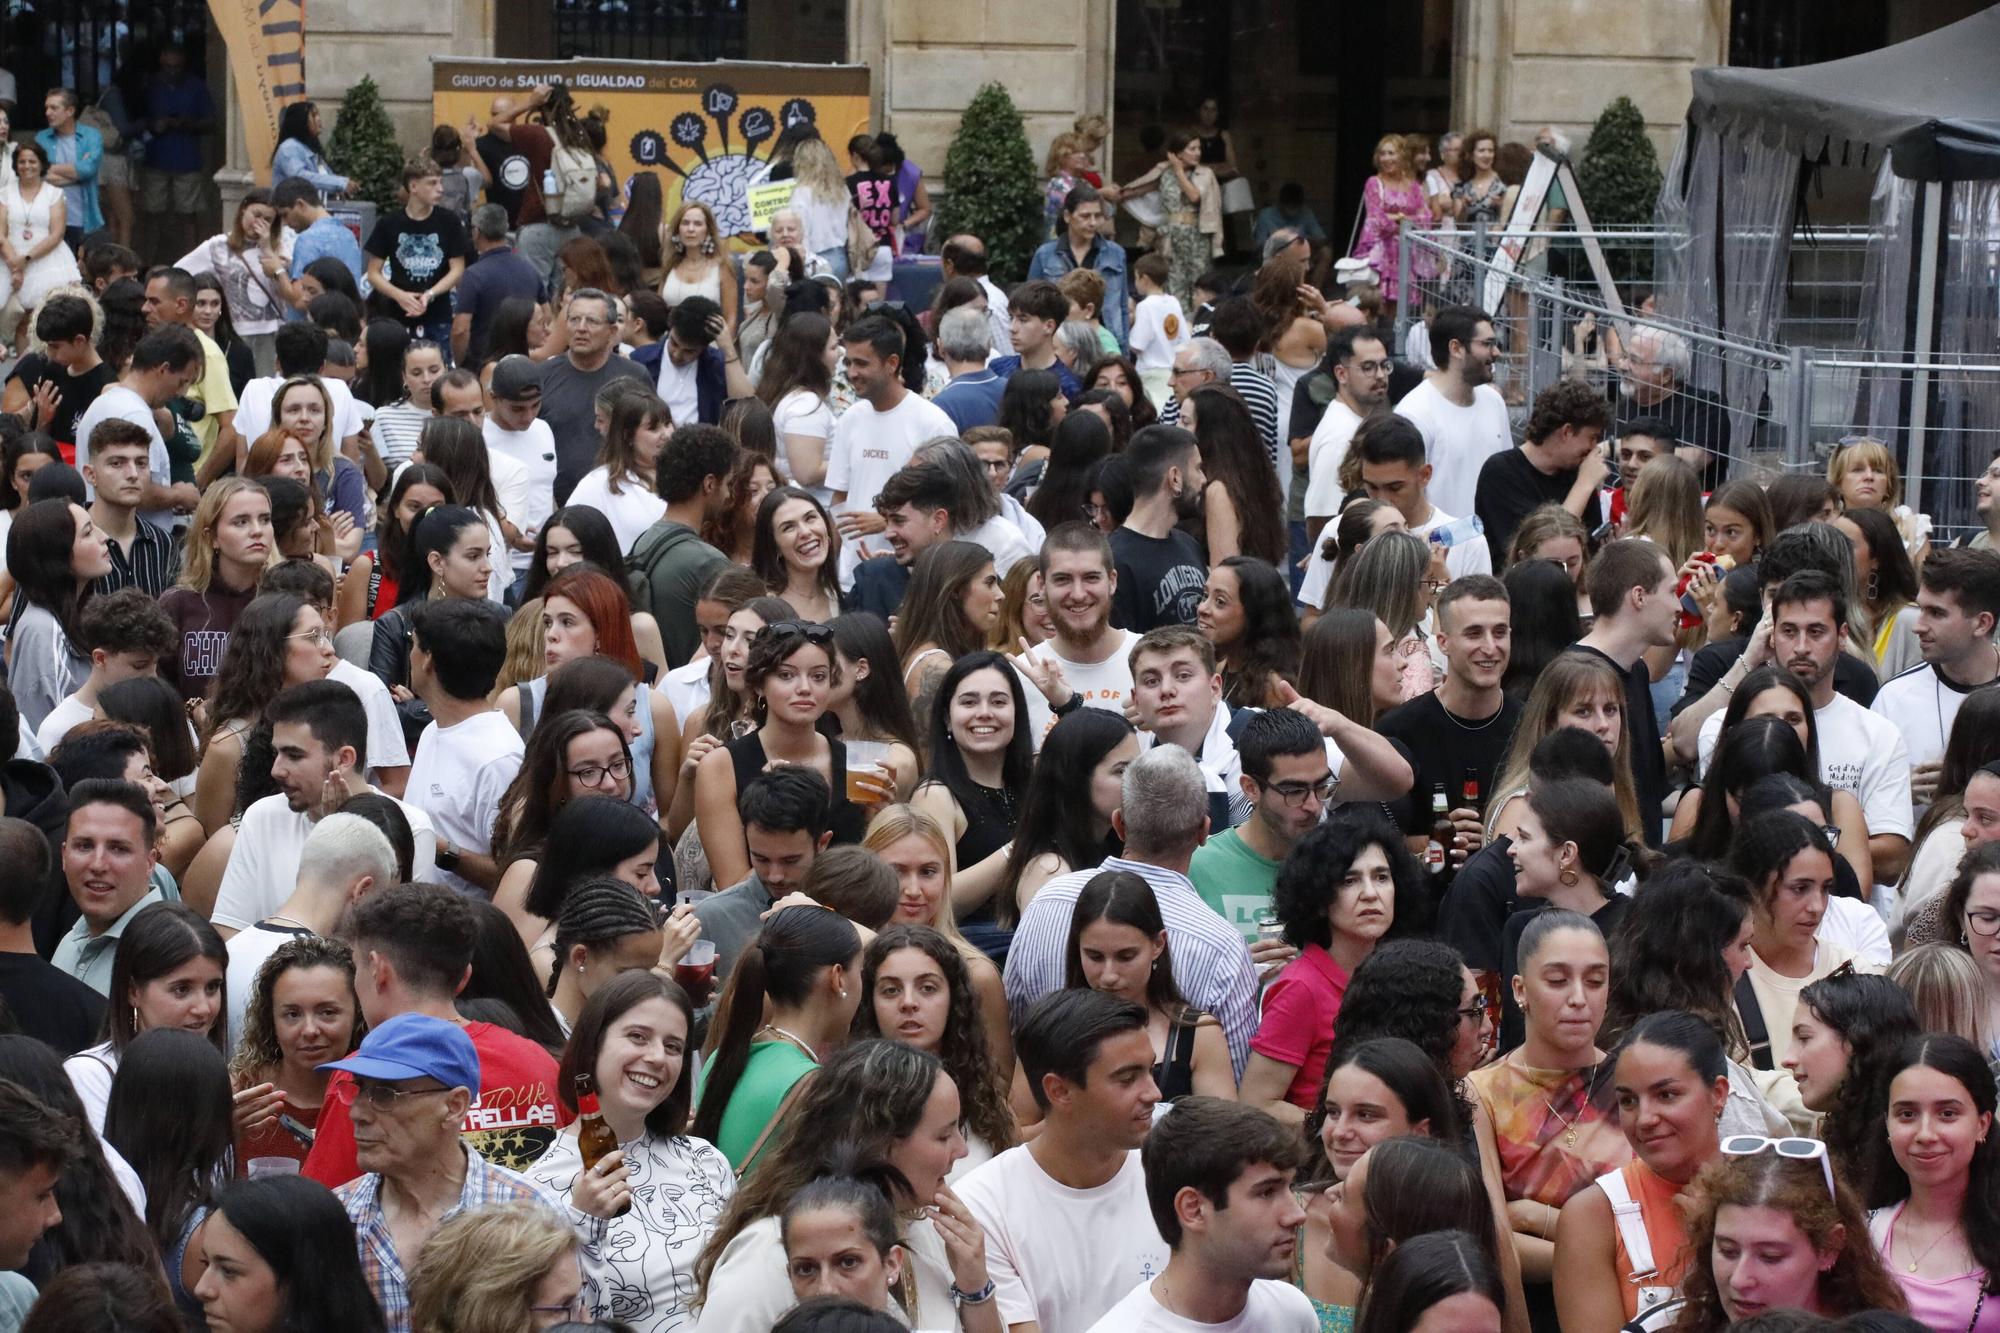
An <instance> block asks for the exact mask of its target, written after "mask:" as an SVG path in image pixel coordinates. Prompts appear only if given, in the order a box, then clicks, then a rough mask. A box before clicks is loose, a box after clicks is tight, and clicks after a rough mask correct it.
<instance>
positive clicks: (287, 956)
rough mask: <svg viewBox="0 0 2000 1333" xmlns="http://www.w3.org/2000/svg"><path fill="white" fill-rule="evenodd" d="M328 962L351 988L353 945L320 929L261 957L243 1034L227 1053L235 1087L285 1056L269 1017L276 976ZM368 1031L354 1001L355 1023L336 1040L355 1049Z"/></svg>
mask: <svg viewBox="0 0 2000 1333" xmlns="http://www.w3.org/2000/svg"><path fill="white" fill-rule="evenodd" d="M314 967H331V968H334V969H335V970H337V971H339V972H342V973H345V974H346V976H347V984H348V987H349V989H350V990H351V989H352V988H353V985H354V951H353V950H352V949H349V948H348V947H347V946H346V945H345V944H343V943H342V942H341V941H339V940H336V939H329V938H327V937H325V936H323V935H302V936H300V937H299V938H297V939H292V940H286V941H285V942H284V943H283V944H281V945H279V946H278V947H277V949H275V950H274V951H273V952H272V954H271V956H270V957H269V958H267V959H265V960H264V965H263V966H262V967H260V968H258V969H257V979H256V980H255V981H254V982H252V983H251V991H250V998H249V1002H248V1003H247V1004H246V1005H244V1008H243V1036H242V1039H241V1040H240V1041H238V1042H237V1044H236V1052H235V1054H234V1055H232V1056H230V1058H229V1078H230V1081H231V1082H232V1083H234V1084H235V1085H236V1086H237V1087H238V1088H247V1087H249V1086H250V1085H251V1084H253V1083H256V1082H258V1081H259V1078H258V1076H259V1075H261V1074H265V1073H268V1072H269V1071H271V1070H274V1069H276V1068H277V1067H278V1066H279V1065H280V1064H281V1063H283V1062H284V1058H285V1053H284V1052H283V1051H282V1050H280V1049H278V1030H277V1023H276V1020H275V1019H274V1018H273V1017H272V1003H273V996H274V995H275V994H276V992H277V989H278V979H279V978H280V977H282V976H284V975H285V973H287V972H290V971H292V970H293V969H295V968H296V969H307V968H314ZM367 1031H368V1023H367V1021H366V1020H365V1019H363V1018H362V1017H361V1006H360V1005H359V1004H356V1005H355V1007H354V1026H353V1029H352V1031H350V1032H349V1033H348V1035H347V1038H346V1040H345V1041H344V1043H336V1044H338V1045H340V1046H341V1049H342V1050H348V1051H351V1050H353V1049H354V1048H355V1047H356V1046H358V1045H360V1043H361V1037H362V1035H363V1034H364V1033H366V1032H367Z"/></svg>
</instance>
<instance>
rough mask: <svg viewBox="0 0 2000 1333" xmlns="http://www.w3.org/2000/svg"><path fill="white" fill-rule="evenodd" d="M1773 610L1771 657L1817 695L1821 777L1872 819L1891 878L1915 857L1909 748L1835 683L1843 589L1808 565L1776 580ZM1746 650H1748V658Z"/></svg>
mask: <svg viewBox="0 0 2000 1333" xmlns="http://www.w3.org/2000/svg"><path fill="white" fill-rule="evenodd" d="M1769 615H1770V620H1771V648H1770V654H1771V662H1772V664H1773V665H1776V666H1781V667H1783V668H1785V669H1786V670H1787V671H1790V672H1791V673H1792V674H1793V675H1794V676H1797V677H1798V678H1799V680H1800V682H1801V683H1803V684H1804V685H1805V687H1806V690H1807V691H1808V692H1809V693H1810V694H1811V695H1812V703H1813V718H1814V720H1815V722H1816V724H1817V729H1818V731H1819V767H1820V780H1821V781H1822V782H1824V783H1826V784H1827V785H1828V786H1829V787H1838V788H1840V789H1841V790H1843V791H1849V792H1852V793H1854V799H1855V800H1857V801H1859V802H1860V803H1861V813H1862V816H1863V817H1864V818H1865V819H1866V820H1867V823H1868V857H1869V860H1870V861H1872V862H1873V863H1874V867H1875V882H1876V883H1878V884H1894V883H1895V882H1896V880H1897V878H1898V877H1899V876H1901V875H1902V873H1903V867H1904V865H1905V864H1906V863H1907V862H1908V861H1909V858H1910V833H1911V830H1912V828H1913V823H1914V821H1913V820H1912V817H1911V814H1910V752H1909V748H1908V746H1906V745H1905V744H1904V742H1903V736H1902V733H1901V732H1900V731H1898V730H1897V729H1896V724H1895V723H1893V722H1891V721H1889V719H1887V718H1885V717H1883V716H1882V715H1881V714H1879V713H1872V712H1870V711H1868V710H1867V709H1866V708H1863V707H1862V706H1861V705H1860V704H1858V703H1855V702H1854V701H1853V700H1852V699H1850V698H1848V697H1847V696H1846V695H1844V694H1839V693H1836V692H1835V690H1834V688H1833V667H1834V663H1835V662H1836V661H1837V660H1838V659H1839V656H1840V653H1841V643H1842V641H1843V640H1844V639H1845V638H1846V636H1847V598H1846V595H1845V594H1844V593H1843V592H1842V591H1841V587H1840V583H1839V581H1838V580H1837V579H1835V578H1834V577H1833V575H1831V574H1826V573H1822V572H1821V571H1819V570H1816V569H1809V570H1804V571H1801V572H1800V573H1797V574H1794V575H1792V576H1791V577H1790V578H1788V579H1786V580H1785V581H1784V582H1783V583H1781V584H1779V585H1778V590H1777V591H1776V592H1774V593H1772V594H1771V610H1770V613H1769ZM1749 656H1750V654H1749V652H1748V651H1747V650H1746V651H1745V653H1744V659H1745V660H1746V661H1747V660H1748V659H1749ZM1752 665H1753V666H1754V665H1755V664H1754V663H1753V664H1752ZM1731 669H1732V670H1734V668H1731ZM1723 716H1724V714H1723V712H1721V711H1718V712H1716V713H1714V714H1713V715H1711V716H1710V717H1709V719H1708V721H1706V722H1704V723H1703V724H1702V727H1701V735H1700V737H1699V740H1698V741H1697V746H1698V749H1699V752H1700V761H1701V770H1702V772H1704V773H1706V772H1707V771H1708V761H1709V759H1710V757H1711V756H1713V755H1714V753H1715V745H1716V740H1717V738H1718V737H1719V736H1720V735H1721V733H1722V719H1723Z"/></svg>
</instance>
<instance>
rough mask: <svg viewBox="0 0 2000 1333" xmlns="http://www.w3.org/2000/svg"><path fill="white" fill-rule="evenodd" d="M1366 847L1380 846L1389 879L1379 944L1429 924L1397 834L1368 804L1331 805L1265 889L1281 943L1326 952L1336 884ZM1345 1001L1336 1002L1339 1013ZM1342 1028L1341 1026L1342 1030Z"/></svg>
mask: <svg viewBox="0 0 2000 1333" xmlns="http://www.w3.org/2000/svg"><path fill="white" fill-rule="evenodd" d="M1370 847H1380V848H1381V849H1382V853H1383V855H1385V856H1386V857H1388V859H1389V877H1390V879H1391V880H1392V881H1393V882H1394V884H1395V889H1396V898H1395V903H1394V905H1393V906H1392V908H1391V909H1390V910H1391V916H1390V921H1389V929H1388V932H1387V933H1386V934H1384V935H1383V937H1382V938H1383V940H1385V941H1387V940H1394V939H1401V938H1403V937H1404V936H1408V935H1416V934H1421V933H1422V932H1423V931H1424V930H1425V929H1427V928H1428V926H1429V924H1430V904H1429V901H1428V899H1427V896H1426V895H1425V893H1424V891H1423V878H1422V876H1420V875H1419V874H1418V873H1417V863H1416V860H1415V859H1414V858H1413V857H1412V856H1411V855H1410V851H1409V848H1408V847H1407V846H1406V845H1405V844H1404V842H1403V839H1402V835H1400V834H1399V833H1397V832H1396V830H1395V828H1394V827H1393V826H1391V825H1390V823H1389V821H1388V819H1387V818H1385V817H1384V816H1383V814H1382V812H1381V811H1380V810H1379V809H1378V808H1377V807H1375V806H1373V805H1368V804H1362V803H1350V804H1348V805H1342V806H1337V807H1335V808H1334V809H1333V810H1331V811H1329V812H1328V813H1327V817H1326V818H1325V820H1323V821H1322V822H1321V823H1319V824H1318V825H1317V826H1315V827H1314V828H1313V830H1312V831H1311V832H1309V833H1307V834H1306V836H1305V837H1303V838H1301V839H1299V841H1298V843H1297V845H1296V846H1294V847H1293V848H1292V851H1291V854H1290V855H1289V856H1287V857H1286V858H1285V863H1284V864H1283V865H1282V866H1281V867H1279V869H1278V879H1277V883H1276V885H1275V886H1274V887H1273V888H1272V890H1271V906H1272V907H1273V908H1275V909H1277V913H1278V919H1279V920H1280V921H1282V922H1283V923H1284V926H1285V943H1287V944H1289V945H1291V946H1292V947H1294V948H1298V949H1303V948H1305V947H1306V946H1307V945H1308V944H1317V945H1318V946H1319V947H1320V948H1322V949H1324V948H1327V947H1328V946H1329V945H1331V944H1332V943H1333V924H1332V922H1331V920H1330V919H1329V917H1330V913H1331V909H1332V907H1333V904H1334V901H1335V899H1337V898H1338V897H1339V896H1340V890H1341V881H1342V880H1344V879H1346V878H1347V872H1348V869H1349V868H1350V867H1351V866H1353V864H1354V860H1355V858H1356V857H1358V856H1360V855H1361V853H1362V852H1364V851H1366V850H1367V849H1368V848H1370ZM1451 998H1452V1006H1451V1007H1452V1008H1453V1009H1456V1008H1458V991H1457V989H1456V986H1455V985H1454V988H1453V990H1452V997H1451ZM1345 1009H1346V1002H1345V1001H1344V1000H1343V1001H1342V1011H1343V1012H1345ZM1345 1026H1346V1025H1345V1024H1344V1023H1343V1024H1342V1027H1343V1028H1345Z"/></svg>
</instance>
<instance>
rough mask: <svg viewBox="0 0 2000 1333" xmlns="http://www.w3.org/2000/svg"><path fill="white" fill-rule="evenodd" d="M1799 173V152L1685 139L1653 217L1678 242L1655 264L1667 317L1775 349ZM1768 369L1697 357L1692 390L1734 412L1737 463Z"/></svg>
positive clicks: (1714, 138) (1701, 137) (1741, 360)
mask: <svg viewBox="0 0 2000 1333" xmlns="http://www.w3.org/2000/svg"><path fill="white" fill-rule="evenodd" d="M1801 169H1802V163H1801V162H1800V160H1799V157H1798V154H1797V153H1796V152H1794V151H1792V150H1790V149H1787V148H1781V147H1776V146H1773V145H1771V144H1767V143H1765V142H1763V141H1762V140H1761V139H1757V138H1752V137H1743V136H1734V135H1720V134H1717V133H1715V132H1713V131H1711V130H1709V129H1706V128H1700V129H1698V128H1695V127H1689V128H1687V129H1685V130H1683V132H1682V135H1681V141H1680V143H1679V145H1678V146H1677V147H1676V149H1675V151H1674V160H1673V163H1672V166H1671V167H1670V169H1669V174H1668V176H1667V179H1666V188H1665V189H1663V190H1662V191H1661V199H1660V205H1659V208H1658V210H1657V216H1658V219H1659V222H1660V226H1661V230H1663V231H1666V232H1669V233H1672V235H1673V238H1674V239H1672V240H1671V241H1662V242H1661V243H1660V244H1661V247H1662V249H1661V253H1660V254H1659V255H1658V256H1657V258H1658V260H1659V272H1660V273H1661V274H1662V276H1663V278H1664V279H1665V281H1663V283H1662V295H1661V298H1660V299H1661V300H1662V301H1663V302H1664V303H1665V304H1664V305H1663V313H1665V314H1668V315H1671V316H1674V317H1677V318H1679V319H1682V320H1685V321H1686V322H1687V323H1689V324H1691V325H1693V326H1694V327H1696V328H1698V329H1703V330H1710V331H1713V332H1715V333H1718V334H1720V335H1721V336H1722V337H1724V338H1726V339H1728V340H1729V341H1730V342H1732V343H1739V344H1748V345H1751V346H1755V347H1760V348H1761V347H1767V346H1769V345H1770V344H1772V343H1773V342H1774V341H1775V339H1776V337H1777V332H1778V324H1779V320H1780V319H1781V317H1782V316H1783V314H1784V308H1785V294H1786V293H1785V287H1786V268H1787V263H1788V260H1789V258H1790V255H1791V243H1792V221H1793V212H1794V210H1795V208H1796V206H1797V202H1798V180H1799V172H1800V170H1801ZM1683 180H1685V185H1683ZM1768 367H1769V358H1767V357H1763V356H1731V355H1728V353H1727V351H1726V350H1725V351H1724V352H1723V354H1722V355H1719V356H1697V357H1696V361H1695V373H1694V376H1693V379H1694V386H1695V387H1696V388H1697V389H1701V390H1705V391H1707V392H1710V393H1714V394H1718V395H1720V396H1721V397H1722V399H1723V400H1724V401H1725V402H1726V403H1728V405H1729V406H1730V408H1731V409H1732V411H1731V412H1730V421H1731V422H1732V434H1733V437H1734V438H1733V439H1732V441H1731V451H1732V452H1734V453H1741V452H1743V451H1745V450H1747V449H1749V448H1751V447H1752V445H1753V443H1754V442H1753V439H1752V436H1753V435H1754V433H1755V430H1756V426H1757V420H1758V418H1759V417H1760V416H1768V415H1769V408H1768V404H1767V403H1766V395H1767V394H1768V393H1769V392H1770V389H1771V386H1770V383H1769V379H1770V375H1769V370H1768ZM1772 443H1775V442H1772Z"/></svg>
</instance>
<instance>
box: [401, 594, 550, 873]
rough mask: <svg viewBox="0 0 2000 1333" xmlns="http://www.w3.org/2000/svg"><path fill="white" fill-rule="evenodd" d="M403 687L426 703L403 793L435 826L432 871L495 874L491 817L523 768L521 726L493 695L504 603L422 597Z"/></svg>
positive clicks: (503, 642)
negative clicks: (407, 683) (509, 717)
mask: <svg viewBox="0 0 2000 1333" xmlns="http://www.w3.org/2000/svg"><path fill="white" fill-rule="evenodd" d="M410 630H411V643H410V688H411V689H412V690H414V691H415V692H416V694H417V697H418V698H420V699H422V700H423V701H424V703H425V704H426V705H428V706H429V708H430V710H431V718H432V721H431V722H430V724H429V725H428V726H426V727H425V728H424V734H423V736H422V737H421V738H420V739H419V740H418V741H417V754H416V758H415V759H414V760H412V761H411V764H410V786H409V793H408V794H409V798H410V803H411V804H412V805H415V806H417V807H418V808H419V809H421V810H423V811H424V812H426V813H427V814H429V815H430V817H431V823H432V824H433V825H434V826H435V827H436V829H437V870H436V872H435V873H434V874H432V875H431V876H430V878H431V879H432V880H433V881H434V882H436V883H440V884H445V885H448V886H450V887H451V888H454V889H457V890H458V891H459V892H461V893H474V892H477V893H482V894H491V893H492V892H493V890H494V889H495V888H496V887H497V886H498V885H499V883H500V866H499V863H498V862H496V861H495V860H494V859H493V821H494V818H495V816H497V815H498V814H499V813H500V797H501V794H502V793H503V792H505V791H506V790H507V786H508V784H509V783H511V782H513V780H514V775H515V774H516V773H518V772H520V771H521V757H522V753H523V750H524V747H523V745H522V743H521V733H520V732H519V731H516V730H515V729H514V724H513V723H512V722H509V721H508V720H507V715H506V714H505V713H502V712H501V711H500V710H499V709H498V708H496V707H495V706H494V705H493V703H492V702H491V695H492V693H493V682H494V681H495V679H497V678H498V677H499V675H500V667H501V665H502V664H503V663H504V662H505V661H506V660H507V613H506V612H505V611H504V610H502V609H501V608H500V607H498V606H496V605H494V604H493V603H492V602H489V601H482V600H475V599H472V598H467V597H450V598H445V599H443V600H440V601H432V602H424V603H422V604H421V605H420V606H418V608H417V613H416V615H414V616H413V617H411V623H410Z"/></svg>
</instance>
